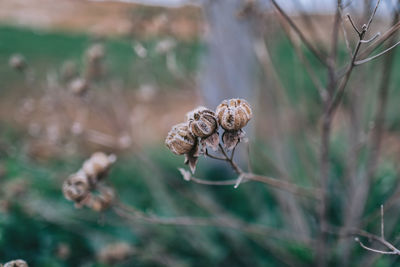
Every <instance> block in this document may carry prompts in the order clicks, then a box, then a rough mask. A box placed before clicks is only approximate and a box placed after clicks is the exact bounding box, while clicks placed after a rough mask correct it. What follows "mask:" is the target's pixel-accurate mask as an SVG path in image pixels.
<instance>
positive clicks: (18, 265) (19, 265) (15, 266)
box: [4, 260, 28, 267]
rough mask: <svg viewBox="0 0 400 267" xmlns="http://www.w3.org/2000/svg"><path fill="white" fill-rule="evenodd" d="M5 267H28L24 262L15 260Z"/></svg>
mask: <svg viewBox="0 0 400 267" xmlns="http://www.w3.org/2000/svg"><path fill="white" fill-rule="evenodd" d="M4 267H28V264H27V263H26V261H24V260H13V261H9V262H7V263H5V264H4Z"/></svg>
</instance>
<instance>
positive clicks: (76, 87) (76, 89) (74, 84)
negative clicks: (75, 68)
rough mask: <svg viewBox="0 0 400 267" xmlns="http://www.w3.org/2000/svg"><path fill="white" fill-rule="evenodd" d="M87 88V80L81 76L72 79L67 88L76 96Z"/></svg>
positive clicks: (80, 94) (83, 92) (82, 93)
mask: <svg viewBox="0 0 400 267" xmlns="http://www.w3.org/2000/svg"><path fill="white" fill-rule="evenodd" d="M88 89H89V82H88V81H87V80H86V79H83V78H75V79H73V80H72V81H71V82H70V83H69V85H68V90H69V91H70V92H71V93H72V94H74V95H77V96H82V95H84V94H85V93H86V92H87V91H88Z"/></svg>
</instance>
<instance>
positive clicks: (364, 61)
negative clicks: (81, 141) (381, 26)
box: [354, 41, 400, 66]
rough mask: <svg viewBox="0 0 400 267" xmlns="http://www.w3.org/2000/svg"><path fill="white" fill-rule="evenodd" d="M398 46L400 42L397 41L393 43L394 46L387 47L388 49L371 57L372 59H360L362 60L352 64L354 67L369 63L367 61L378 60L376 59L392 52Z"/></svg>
mask: <svg viewBox="0 0 400 267" xmlns="http://www.w3.org/2000/svg"><path fill="white" fill-rule="evenodd" d="M399 44H400V41H398V42H397V43H395V44H394V45H392V46H391V47H389V48H387V49H385V50H383V51H382V52H380V53H379V54H376V55H375V56H372V57H369V58H366V59H362V60H358V61H356V62H354V65H356V66H358V65H361V64H364V63H367V62H369V61H371V60H374V59H376V58H378V57H380V56H383V55H384V54H386V53H387V52H389V51H390V50H392V49H393V48H395V47H396V46H398V45H399Z"/></svg>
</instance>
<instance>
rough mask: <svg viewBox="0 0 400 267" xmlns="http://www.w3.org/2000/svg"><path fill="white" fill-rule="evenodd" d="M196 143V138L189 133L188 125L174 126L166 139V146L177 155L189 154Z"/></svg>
mask: <svg viewBox="0 0 400 267" xmlns="http://www.w3.org/2000/svg"><path fill="white" fill-rule="evenodd" d="M196 143H197V141H196V138H195V137H194V136H193V134H192V133H191V132H190V131H189V127H188V124H187V123H180V124H177V125H175V126H173V127H172V129H171V131H169V133H168V136H167V138H166V139H165V144H166V146H167V147H168V148H169V150H171V151H172V152H173V153H174V154H176V155H183V154H187V153H189V152H190V151H191V150H192V149H193V147H194V146H195V145H196Z"/></svg>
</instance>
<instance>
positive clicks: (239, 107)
mask: <svg viewBox="0 0 400 267" xmlns="http://www.w3.org/2000/svg"><path fill="white" fill-rule="evenodd" d="M216 114H217V118H218V122H219V124H220V125H221V127H222V128H224V129H225V130H227V131H237V130H240V129H242V128H243V127H244V126H246V124H247V123H248V122H249V120H250V119H251V118H252V116H253V113H252V111H251V108H250V105H249V103H247V101H246V100H244V99H238V98H233V99H229V100H224V101H222V103H221V104H219V105H218V107H217V110H216Z"/></svg>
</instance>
